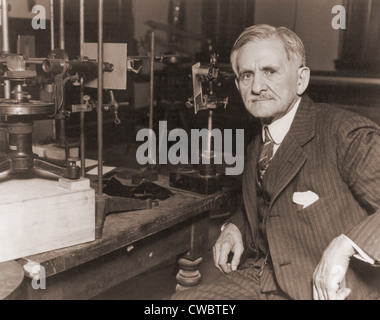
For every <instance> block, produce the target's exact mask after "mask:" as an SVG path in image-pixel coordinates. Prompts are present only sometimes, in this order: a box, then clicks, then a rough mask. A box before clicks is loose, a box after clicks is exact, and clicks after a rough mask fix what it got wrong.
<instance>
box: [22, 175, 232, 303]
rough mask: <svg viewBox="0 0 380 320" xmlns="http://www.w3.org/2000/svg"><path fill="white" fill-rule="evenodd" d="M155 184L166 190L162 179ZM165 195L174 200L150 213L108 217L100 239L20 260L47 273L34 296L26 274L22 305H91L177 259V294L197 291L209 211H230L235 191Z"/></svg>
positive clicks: (164, 178) (117, 214)
mask: <svg viewBox="0 0 380 320" xmlns="http://www.w3.org/2000/svg"><path fill="white" fill-rule="evenodd" d="M155 183H157V184H159V185H161V186H163V187H167V188H169V179H168V177H166V176H159V179H158V181H155ZM169 189H170V190H171V191H172V192H173V193H174V195H173V196H171V197H170V198H168V199H166V200H158V202H159V204H158V206H156V207H153V208H152V209H145V210H136V211H126V212H120V213H114V214H110V215H107V217H106V219H105V223H104V228H103V235H102V238H101V239H96V240H95V241H91V242H88V243H84V244H80V245H75V246H71V247H66V248H63V249H59V250H53V251H49V252H45V253H41V254H37V255H33V256H29V257H26V258H22V259H18V260H17V262H18V263H19V264H20V265H22V266H24V265H25V264H26V263H38V264H40V265H41V266H43V267H44V269H45V273H46V289H37V290H36V289H33V288H32V285H31V283H32V278H33V275H31V274H29V273H28V272H25V286H24V287H25V288H24V292H23V293H24V296H23V299H33V300H34V299H75V300H76V299H89V298H92V297H94V296H96V295H99V294H101V293H103V292H105V291H106V290H108V289H110V288H112V287H114V286H116V285H118V284H120V283H122V282H124V281H126V280H128V279H130V278H132V277H134V276H136V275H138V274H141V273H143V272H145V271H147V270H149V269H152V268H154V267H156V266H159V265H162V264H163V263H168V262H175V261H176V259H178V258H179V259H178V260H177V261H178V262H179V267H180V270H179V274H178V275H177V279H178V281H179V282H180V283H181V284H182V287H181V286H180V288H183V287H186V286H192V285H196V284H197V283H198V281H199V277H200V276H199V273H197V268H198V266H199V263H200V262H201V256H202V254H203V253H204V251H205V250H206V247H207V243H208V241H207V240H208V231H209V230H208V226H209V224H208V222H209V214H210V211H213V210H219V209H220V210H222V211H224V212H225V211H226V210H228V208H229V205H230V204H231V202H232V200H231V199H232V197H233V195H234V190H233V188H223V190H222V191H220V192H217V193H215V194H212V195H208V196H207V195H199V194H196V193H191V192H187V191H183V190H179V189H174V188H169ZM24 269H25V268H24ZM181 279H183V281H182V280H181ZM173 293H174V292H173Z"/></svg>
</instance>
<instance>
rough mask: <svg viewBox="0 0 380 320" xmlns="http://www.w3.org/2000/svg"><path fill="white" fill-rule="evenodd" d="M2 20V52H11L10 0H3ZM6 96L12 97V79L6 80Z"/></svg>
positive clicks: (6, 97)
mask: <svg viewBox="0 0 380 320" xmlns="http://www.w3.org/2000/svg"><path fill="white" fill-rule="evenodd" d="M1 20H2V26H1V31H2V37H3V41H2V49H1V51H2V53H9V26H8V1H7V0H1ZM4 98H5V99H10V98H11V82H10V80H5V81H4Z"/></svg>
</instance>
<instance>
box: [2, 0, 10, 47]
mask: <svg viewBox="0 0 380 320" xmlns="http://www.w3.org/2000/svg"><path fill="white" fill-rule="evenodd" d="M1 20H2V24H3V25H2V26H1V30H2V36H3V41H2V49H1V51H2V53H9V26H8V1H7V0H1Z"/></svg>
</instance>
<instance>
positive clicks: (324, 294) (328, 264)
mask: <svg viewBox="0 0 380 320" xmlns="http://www.w3.org/2000/svg"><path fill="white" fill-rule="evenodd" d="M354 253H355V249H354V248H353V247H352V245H351V243H350V242H349V241H348V240H347V239H346V238H345V237H344V236H343V235H340V236H338V237H336V238H335V239H333V241H331V243H330V244H329V246H328V247H327V249H326V250H325V251H324V253H323V255H322V259H321V261H320V262H319V264H318V266H317V268H316V269H315V271H314V275H313V298H314V299H315V300H344V299H346V297H347V296H348V295H349V294H350V293H351V289H349V288H344V287H342V288H340V287H339V284H340V283H342V281H344V278H345V275H346V272H347V268H348V264H349V262H350V258H351V256H352V255H353V254H354Z"/></svg>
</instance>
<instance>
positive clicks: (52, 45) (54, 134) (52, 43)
mask: <svg viewBox="0 0 380 320" xmlns="http://www.w3.org/2000/svg"><path fill="white" fill-rule="evenodd" d="M54 24H55V22H54V0H50V49H51V50H54V49H55V34H54V32H55V31H54V30H55V25H54ZM52 134H53V139H54V140H55V139H57V132H56V121H55V119H53V120H52Z"/></svg>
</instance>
